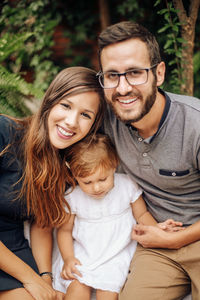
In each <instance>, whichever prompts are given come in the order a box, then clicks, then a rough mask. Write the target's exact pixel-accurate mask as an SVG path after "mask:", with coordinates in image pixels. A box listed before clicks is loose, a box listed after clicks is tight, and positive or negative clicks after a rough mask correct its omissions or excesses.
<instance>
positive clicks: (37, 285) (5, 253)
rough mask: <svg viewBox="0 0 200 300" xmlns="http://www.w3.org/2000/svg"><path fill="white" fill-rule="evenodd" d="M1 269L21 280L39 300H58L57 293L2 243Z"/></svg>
mask: <svg viewBox="0 0 200 300" xmlns="http://www.w3.org/2000/svg"><path fill="white" fill-rule="evenodd" d="M0 269H2V270H3V271H4V272H6V273H8V274H10V275H11V276H13V277H14V278H16V279H17V280H19V281H20V282H21V283H22V284H23V286H24V288H25V289H26V290H27V291H28V292H29V293H30V294H31V295H32V296H33V298H34V299H37V300H56V299H57V298H56V293H55V291H54V290H53V289H52V288H51V287H50V285H48V284H47V283H45V282H44V280H43V279H42V278H41V277H40V276H39V275H38V274H37V273H35V271H34V270H33V269H32V268H31V267H29V266H28V265H27V264H26V263H25V262H24V261H22V260H21V259H20V258H18V257H17V256H16V255H15V254H14V253H13V252H11V251H10V250H9V249H8V248H7V247H6V246H5V245H4V244H3V243H2V242H0Z"/></svg>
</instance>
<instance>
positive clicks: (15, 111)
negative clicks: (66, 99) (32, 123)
mask: <svg viewBox="0 0 200 300" xmlns="http://www.w3.org/2000/svg"><path fill="white" fill-rule="evenodd" d="M1 5H2V8H1V16H0V32H1V46H0V63H1V90H0V92H1V94H0V112H4V113H7V112H8V113H10V114H12V115H18V116H22V115H26V114H27V113H30V111H29V109H28V108H27V107H26V105H25V102H24V101H25V99H26V98H29V99H30V97H31V96H34V98H36V99H37V98H41V97H42V95H43V93H44V91H45V89H46V88H47V87H48V85H49V83H50V81H51V80H52V78H53V76H54V75H55V74H56V73H57V72H58V69H59V68H58V66H56V65H55V64H54V63H53V61H52V59H51V53H52V50H51V47H52V46H53V33H54V29H55V26H56V25H57V24H58V23H59V22H60V20H61V17H60V16H59V14H58V13H57V12H56V5H55V4H54V2H52V1H50V0H34V1H26V0H18V1H12V2H10V1H7V0H6V1H4V2H3V4H1ZM4 41H6V42H5V43H3V42H4ZM5 74H6V76H3V75H5ZM29 74H30V76H29ZM32 76H33V78H32ZM11 78H12V80H11ZM5 80H8V82H11V81H12V85H11V84H9V85H5V84H4V83H5ZM2 81H3V82H2ZM26 81H28V82H29V83H27V84H26ZM9 87H10V89H9ZM8 90H9V93H8V92H7V91H8ZM28 91H29V92H28ZM6 100H7V101H6Z"/></svg>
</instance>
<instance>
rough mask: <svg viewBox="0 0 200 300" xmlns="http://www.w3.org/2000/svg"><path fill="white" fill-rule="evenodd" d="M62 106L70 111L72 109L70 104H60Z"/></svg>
mask: <svg viewBox="0 0 200 300" xmlns="http://www.w3.org/2000/svg"><path fill="white" fill-rule="evenodd" d="M60 105H62V106H64V107H65V108H68V109H70V105H69V104H67V103H60Z"/></svg>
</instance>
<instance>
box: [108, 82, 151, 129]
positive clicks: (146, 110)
mask: <svg viewBox="0 0 200 300" xmlns="http://www.w3.org/2000/svg"><path fill="white" fill-rule="evenodd" d="M156 93H157V86H156V80H154V81H153V84H152V92H151V94H150V95H149V96H147V98H146V101H145V104H144V106H143V107H142V110H141V112H140V114H138V115H137V116H135V117H134V118H125V117H123V116H122V115H120V114H119V113H118V110H117V109H116V108H115V106H114V103H115V101H116V100H115V99H116V98H118V97H120V96H121V95H120V94H119V93H117V94H114V95H113V97H112V102H110V101H108V100H107V102H108V104H109V105H110V107H111V109H112V110H113V111H114V113H115V115H116V117H117V118H118V119H119V120H120V121H122V122H124V123H127V124H131V123H135V122H138V121H140V120H141V119H142V118H143V117H144V116H145V115H146V114H148V113H149V112H150V110H151V108H152V106H153V104H154V102H155V100H156ZM125 96H130V97H131V98H134V97H135V96H137V97H138V98H140V99H142V95H141V94H138V95H136V94H134V95H132V93H128V94H127V95H125Z"/></svg>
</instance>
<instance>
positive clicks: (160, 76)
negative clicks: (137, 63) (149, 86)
mask: <svg viewBox="0 0 200 300" xmlns="http://www.w3.org/2000/svg"><path fill="white" fill-rule="evenodd" d="M156 76H157V86H161V85H162V84H163V82H164V80H165V63H164V61H161V62H160V63H159V64H158V65H157V68H156Z"/></svg>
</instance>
